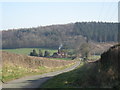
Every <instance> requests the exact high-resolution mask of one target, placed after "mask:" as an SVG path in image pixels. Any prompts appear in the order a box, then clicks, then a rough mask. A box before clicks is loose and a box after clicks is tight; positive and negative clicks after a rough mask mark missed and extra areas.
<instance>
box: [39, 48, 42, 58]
mask: <svg viewBox="0 0 120 90" xmlns="http://www.w3.org/2000/svg"><path fill="white" fill-rule="evenodd" d="M39 57H43V53H42V50H41V49H39Z"/></svg>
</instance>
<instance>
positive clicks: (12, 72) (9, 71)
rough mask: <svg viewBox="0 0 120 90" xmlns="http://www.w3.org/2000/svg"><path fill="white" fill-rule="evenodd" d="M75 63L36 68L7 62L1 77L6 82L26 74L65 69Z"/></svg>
mask: <svg viewBox="0 0 120 90" xmlns="http://www.w3.org/2000/svg"><path fill="white" fill-rule="evenodd" d="M74 64H75V63H71V64H68V65H66V66H61V67H45V66H39V67H38V68H36V69H31V68H25V67H20V66H18V65H16V66H14V65H10V64H7V65H6V66H5V67H3V69H2V70H1V72H2V78H1V79H2V80H3V81H4V82H7V81H10V80H14V79H18V78H21V77H25V76H31V75H39V74H43V73H48V72H53V71H57V70H62V69H65V68H67V67H70V66H72V65H74Z"/></svg>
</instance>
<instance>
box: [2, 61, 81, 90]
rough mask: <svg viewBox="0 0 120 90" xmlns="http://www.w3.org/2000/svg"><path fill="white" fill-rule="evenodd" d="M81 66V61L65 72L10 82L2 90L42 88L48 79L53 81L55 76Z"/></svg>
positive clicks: (3, 85)
mask: <svg viewBox="0 0 120 90" xmlns="http://www.w3.org/2000/svg"><path fill="white" fill-rule="evenodd" d="M79 65H80V61H77V63H76V64H74V65H73V66H71V67H69V68H66V69H64V70H59V71H55V72H49V73H45V74H42V75H35V76H28V77H23V78H20V79H16V80H13V81H9V82H7V83H4V84H2V88H21V90H22V88H40V86H41V85H42V84H43V83H44V82H45V81H47V80H48V79H51V78H52V77H53V76H56V75H58V74H61V73H64V72H68V71H71V70H73V69H75V68H76V67H78V66H79Z"/></svg>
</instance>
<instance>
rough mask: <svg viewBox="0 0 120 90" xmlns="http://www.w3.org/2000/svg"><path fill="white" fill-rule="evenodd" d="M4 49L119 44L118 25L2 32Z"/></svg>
mask: <svg viewBox="0 0 120 90" xmlns="http://www.w3.org/2000/svg"><path fill="white" fill-rule="evenodd" d="M1 33H2V48H4V49H5V48H11V49H12V48H39V47H45V48H58V46H59V45H60V44H61V43H62V44H64V46H67V47H69V48H74V47H75V46H76V44H77V42H78V41H79V42H84V41H93V42H117V39H118V23H106V22H104V23H103V22H76V23H69V24H63V25H50V26H44V27H42V26H40V27H33V28H20V29H10V30H6V31H4V30H3V31H2V32H1Z"/></svg>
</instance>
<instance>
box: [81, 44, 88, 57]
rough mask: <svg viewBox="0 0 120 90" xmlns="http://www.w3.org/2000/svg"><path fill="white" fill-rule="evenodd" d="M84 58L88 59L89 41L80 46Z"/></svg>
mask: <svg viewBox="0 0 120 90" xmlns="http://www.w3.org/2000/svg"><path fill="white" fill-rule="evenodd" d="M80 51H81V55H82V58H85V59H88V56H89V52H90V46H89V44H88V43H84V44H82V45H81V47H80Z"/></svg>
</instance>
